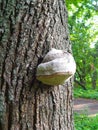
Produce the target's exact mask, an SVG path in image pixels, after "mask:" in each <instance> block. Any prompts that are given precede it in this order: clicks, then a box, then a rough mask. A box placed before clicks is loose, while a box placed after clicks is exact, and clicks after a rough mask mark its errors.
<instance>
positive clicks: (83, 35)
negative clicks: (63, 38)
mask: <svg viewBox="0 0 98 130" xmlns="http://www.w3.org/2000/svg"><path fill="white" fill-rule="evenodd" d="M94 5H96V1H95V0H86V1H81V0H79V1H77V0H76V1H74V2H73V1H70V4H69V2H68V1H67V6H68V11H69V22H68V23H69V29H70V36H71V43H72V46H73V47H72V49H73V55H74V57H75V60H76V63H77V71H76V75H75V82H76V84H75V86H76V85H77V86H81V87H82V88H83V89H87V88H89V87H90V88H92V86H93V88H95V87H94V86H97V85H98V84H96V83H97V82H98V81H97V77H96V75H97V71H94V70H97V66H96V65H97V64H96V63H95V62H94V61H95V57H96V58H97V55H96V56H95V52H96V51H95V50H96V49H94V48H96V46H94V44H95V45H97V40H98V38H97V36H98V31H97V28H98V24H97V23H98V22H97V21H96V20H95V19H97V13H98V12H97V10H95V6H94ZM96 62H97V60H96ZM95 64H96V65H95ZM92 65H93V66H92ZM95 66H96V67H95ZM92 67H94V68H95V69H93V68H92ZM95 82H96V83H95ZM94 84H95V85H94Z"/></svg>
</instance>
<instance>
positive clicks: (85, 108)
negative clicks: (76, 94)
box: [74, 98, 98, 116]
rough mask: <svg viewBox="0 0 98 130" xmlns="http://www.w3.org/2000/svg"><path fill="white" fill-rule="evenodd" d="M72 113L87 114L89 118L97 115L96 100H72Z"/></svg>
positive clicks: (97, 102) (97, 105)
mask: <svg viewBox="0 0 98 130" xmlns="http://www.w3.org/2000/svg"><path fill="white" fill-rule="evenodd" d="M74 111H75V112H78V113H87V114H88V115H89V116H95V115H96V114H98V100H92V99H84V98H78V99H75V100H74Z"/></svg>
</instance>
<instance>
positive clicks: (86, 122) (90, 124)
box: [74, 113, 98, 130]
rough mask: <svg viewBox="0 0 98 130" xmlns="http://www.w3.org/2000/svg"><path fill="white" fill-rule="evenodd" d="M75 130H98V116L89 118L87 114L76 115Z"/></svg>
mask: <svg viewBox="0 0 98 130" xmlns="http://www.w3.org/2000/svg"><path fill="white" fill-rule="evenodd" d="M74 122H75V130H98V116H95V117H88V115H85V114H77V113H75V115H74Z"/></svg>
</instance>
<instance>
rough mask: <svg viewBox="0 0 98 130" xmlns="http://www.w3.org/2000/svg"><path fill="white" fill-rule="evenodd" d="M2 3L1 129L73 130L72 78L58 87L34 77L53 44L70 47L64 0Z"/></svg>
mask: <svg viewBox="0 0 98 130" xmlns="http://www.w3.org/2000/svg"><path fill="white" fill-rule="evenodd" d="M0 6H1V7H0V9H1V10H0V13H1V14H0V41H1V43H0V130H73V118H72V113H73V111H72V103H73V99H72V97H73V96H72V80H69V81H68V82H66V84H65V85H59V86H47V85H44V84H42V83H41V82H39V81H37V80H36V68H37V65H38V64H39V63H41V61H42V59H43V57H44V56H45V55H46V53H47V52H48V51H49V50H50V48H51V47H54V48H57V49H62V50H64V49H66V50H69V46H70V45H69V37H68V35H69V34H68V28H67V11H66V7H65V3H64V0H47V1H46V0H30V1H29V0H25V1H24V0H12V1H10V0H1V2H0Z"/></svg>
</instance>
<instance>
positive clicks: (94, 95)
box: [74, 88, 98, 100]
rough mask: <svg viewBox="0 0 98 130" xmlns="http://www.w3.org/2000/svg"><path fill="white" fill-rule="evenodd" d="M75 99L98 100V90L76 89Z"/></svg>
mask: <svg viewBox="0 0 98 130" xmlns="http://www.w3.org/2000/svg"><path fill="white" fill-rule="evenodd" d="M74 97H75V98H89V99H97V100H98V90H92V89H88V90H83V89H81V88H74Z"/></svg>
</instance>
